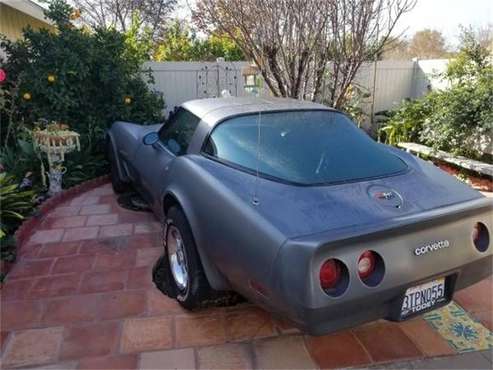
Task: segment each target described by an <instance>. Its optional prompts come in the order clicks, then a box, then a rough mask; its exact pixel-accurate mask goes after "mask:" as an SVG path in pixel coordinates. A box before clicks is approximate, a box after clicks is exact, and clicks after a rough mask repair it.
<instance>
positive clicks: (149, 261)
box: [135, 248, 163, 267]
mask: <svg viewBox="0 0 493 370" xmlns="http://www.w3.org/2000/svg"><path fill="white" fill-rule="evenodd" d="M162 255H163V249H162V248H144V249H139V250H137V260H136V262H135V266H136V267H149V266H154V264H155V263H156V261H157V260H158V259H159V257H161V256H162Z"/></svg>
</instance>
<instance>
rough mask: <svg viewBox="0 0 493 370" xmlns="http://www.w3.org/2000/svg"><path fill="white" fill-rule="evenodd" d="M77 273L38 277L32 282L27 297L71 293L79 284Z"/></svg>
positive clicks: (44, 296)
mask: <svg viewBox="0 0 493 370" xmlns="http://www.w3.org/2000/svg"><path fill="white" fill-rule="evenodd" d="M79 279H80V277H79V275H76V274H72V275H57V276H49V277H43V278H39V279H38V280H36V281H35V282H34V283H33V287H32V288H31V290H30V292H29V297H30V298H31V299H33V298H46V297H56V296H64V295H69V294H73V293H75V292H76V291H77V288H78V286H79Z"/></svg>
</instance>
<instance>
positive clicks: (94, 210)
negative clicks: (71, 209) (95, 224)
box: [79, 204, 111, 216]
mask: <svg viewBox="0 0 493 370" xmlns="http://www.w3.org/2000/svg"><path fill="white" fill-rule="evenodd" d="M107 213H111V206H110V205H109V204H98V205H93V206H83V207H81V209H80V212H79V214H80V215H82V216H84V215H85V216H89V215H104V214H107Z"/></svg>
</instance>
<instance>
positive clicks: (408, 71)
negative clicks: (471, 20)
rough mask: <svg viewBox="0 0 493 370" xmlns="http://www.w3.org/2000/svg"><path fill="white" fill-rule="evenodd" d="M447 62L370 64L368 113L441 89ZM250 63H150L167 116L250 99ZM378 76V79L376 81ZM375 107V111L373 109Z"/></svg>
mask: <svg viewBox="0 0 493 370" xmlns="http://www.w3.org/2000/svg"><path fill="white" fill-rule="evenodd" d="M446 62H447V61H446V60H431V61H430V60H427V61H390V60H384V61H379V62H377V63H376V65H375V63H367V64H364V65H363V66H362V68H361V69H360V71H359V73H358V75H357V78H356V80H355V83H356V84H358V85H360V86H361V87H362V88H363V90H365V91H367V92H369V93H370V94H371V96H370V98H368V99H366V100H365V101H364V102H362V107H363V109H364V110H365V112H366V113H368V114H369V113H370V112H371V111H373V112H378V111H381V110H388V109H392V108H394V107H395V106H397V105H399V103H400V102H401V101H402V100H403V99H406V98H416V97H418V96H421V95H422V94H424V93H426V92H427V91H428V90H429V89H431V88H432V87H441V86H440V85H439V83H438V82H437V81H438V80H437V79H436V78H435V77H434V75H435V74H436V73H437V72H440V71H443V69H444V68H445V66H446ZM248 64H249V63H248V62H221V61H219V62H148V63H146V64H145V65H144V68H145V69H148V68H150V69H151V70H152V74H153V77H154V80H155V81H154V85H153V88H154V89H155V90H156V91H159V92H161V93H162V94H163V96H164V99H165V102H166V110H167V112H169V111H171V110H173V109H174V107H175V106H178V105H180V104H181V103H183V102H185V101H187V100H190V99H198V98H206V97H217V96H220V94H221V92H222V91H223V90H228V91H229V93H230V94H231V95H233V96H244V95H248V93H247V92H246V91H245V88H244V81H243V76H242V74H241V70H242V68H243V67H245V66H247V65H248ZM375 73H376V77H375ZM372 105H373V109H372Z"/></svg>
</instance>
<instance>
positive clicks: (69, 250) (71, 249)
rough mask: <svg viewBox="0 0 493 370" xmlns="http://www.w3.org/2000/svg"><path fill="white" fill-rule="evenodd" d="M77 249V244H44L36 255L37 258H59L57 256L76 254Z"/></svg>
mask: <svg viewBox="0 0 493 370" xmlns="http://www.w3.org/2000/svg"><path fill="white" fill-rule="evenodd" d="M78 248H79V243H78V242H67V243H52V244H46V245H43V246H42V247H41V249H40V250H39V252H38V254H37V257H38V258H46V257H59V256H66V255H71V254H76V253H77V249H78Z"/></svg>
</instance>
